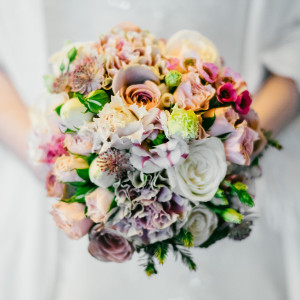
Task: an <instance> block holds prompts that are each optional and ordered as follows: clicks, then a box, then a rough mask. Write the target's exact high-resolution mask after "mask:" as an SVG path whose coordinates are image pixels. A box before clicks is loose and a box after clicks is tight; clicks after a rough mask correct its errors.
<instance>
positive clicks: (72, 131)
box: [64, 128, 76, 133]
mask: <svg viewBox="0 0 300 300" xmlns="http://www.w3.org/2000/svg"><path fill="white" fill-rule="evenodd" d="M64 133H76V131H75V130H72V129H70V128H67V129H66V131H65V132H64Z"/></svg>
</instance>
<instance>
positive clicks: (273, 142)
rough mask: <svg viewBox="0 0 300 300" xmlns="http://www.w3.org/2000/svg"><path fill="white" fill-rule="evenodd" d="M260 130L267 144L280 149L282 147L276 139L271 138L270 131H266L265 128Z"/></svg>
mask: <svg viewBox="0 0 300 300" xmlns="http://www.w3.org/2000/svg"><path fill="white" fill-rule="evenodd" d="M262 132H263V134H264V136H265V138H266V139H267V143H268V145H269V146H271V147H274V148H276V149H277V150H281V149H282V148H283V147H282V145H281V144H279V142H278V141H276V140H274V139H272V138H271V136H272V131H267V130H264V129H262Z"/></svg>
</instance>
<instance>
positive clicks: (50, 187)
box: [46, 171, 65, 198]
mask: <svg viewBox="0 0 300 300" xmlns="http://www.w3.org/2000/svg"><path fill="white" fill-rule="evenodd" d="M64 188H65V185H64V184H63V183H60V182H59V181H57V180H56V176H55V175H54V174H53V173H52V171H50V172H49V173H48V174H47V177H46V189H47V197H55V198H61V197H62V196H63V192H64Z"/></svg>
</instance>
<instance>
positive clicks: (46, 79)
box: [43, 75, 55, 93]
mask: <svg viewBox="0 0 300 300" xmlns="http://www.w3.org/2000/svg"><path fill="white" fill-rule="evenodd" d="M43 79H44V84H45V86H46V88H47V90H48V92H49V93H52V86H53V82H54V79H55V77H54V76H53V75H44V76H43Z"/></svg>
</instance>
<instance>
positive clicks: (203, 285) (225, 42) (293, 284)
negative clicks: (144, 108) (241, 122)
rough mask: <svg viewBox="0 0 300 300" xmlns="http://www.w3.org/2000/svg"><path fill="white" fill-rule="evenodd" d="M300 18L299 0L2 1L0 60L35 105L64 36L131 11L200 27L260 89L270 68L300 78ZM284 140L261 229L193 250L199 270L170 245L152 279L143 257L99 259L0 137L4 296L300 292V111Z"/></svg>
mask: <svg viewBox="0 0 300 300" xmlns="http://www.w3.org/2000/svg"><path fill="white" fill-rule="evenodd" d="M25 2H26V3H25ZM299 20H300V5H299V1H297V0H294V1H293V0H289V1H282V0H243V1H241V0H227V1H221V0H209V1H208V0H206V1H204V0H197V1H192V0H185V1H177V0H165V1H159V0H151V1H141V0H111V1H109V0H107V1H99V0H85V1H80V0H63V1H62V0H60V1H59V0H46V1H45V2H42V1H41V0H28V1H21V0H0V63H1V64H2V66H3V67H4V69H5V70H6V71H7V72H8V74H9V75H10V76H11V77H12V79H13V82H14V83H15V84H16V86H17V87H18V89H19V92H20V94H21V96H22V98H23V99H24V101H26V103H27V104H28V105H32V104H33V103H34V99H35V98H37V96H38V94H39V92H40V90H41V86H42V83H41V76H42V75H43V73H45V72H46V71H47V66H46V64H45V62H46V57H47V55H49V54H50V53H51V52H53V51H56V50H58V49H59V48H60V47H61V46H62V45H63V43H64V41H66V40H67V39H70V40H72V41H84V40H95V39H97V37H98V35H99V34H100V33H103V32H107V31H108V30H109V29H110V28H111V27H112V26H113V25H115V24H116V23H119V22H121V21H132V22H135V23H137V24H138V25H139V26H140V27H142V28H143V29H149V30H151V31H152V32H153V33H154V34H156V35H157V36H162V37H166V38H168V37H169V36H170V35H171V34H173V33H174V32H176V31H178V30H180V29H183V28H185V29H195V30H198V31H200V32H202V33H203V34H204V35H206V36H208V37H209V38H210V39H211V40H212V41H213V42H214V43H215V44H216V46H217V47H218V49H219V51H220V53H221V54H222V55H223V56H224V58H225V62H226V64H227V65H230V66H232V67H233V68H234V69H235V70H237V71H239V72H241V73H242V75H243V76H244V77H245V79H246V80H247V81H248V82H249V86H250V90H251V91H252V92H254V91H255V90H257V89H258V87H259V84H260V83H261V82H262V80H263V76H264V72H265V70H266V69H268V70H270V71H272V72H274V73H277V74H280V75H283V76H288V77H292V78H293V79H295V80H296V82H297V83H298V87H300V71H299V70H300V56H299V53H300V23H299ZM0 97H1V94H0ZM279 140H280V142H281V143H282V144H283V145H284V150H283V151H282V152H277V151H276V150H273V149H270V151H268V153H267V154H266V155H265V157H264V159H263V160H262V165H263V172H264V174H263V177H262V178H261V179H260V180H258V182H257V198H256V201H257V210H258V214H259V219H258V220H257V222H256V224H255V226H254V228H253V232H252V235H251V236H250V237H249V238H248V239H246V240H245V241H243V242H233V241H232V240H223V241H222V242H219V243H216V244H215V245H214V246H212V247H210V248H209V249H208V250H207V249H205V250H203V249H195V250H193V255H194V258H195V260H196V262H197V265H198V271H197V272H195V273H192V272H190V271H188V270H187V269H186V267H185V266H183V265H182V264H181V263H180V262H178V263H175V262H174V259H173V257H172V256H171V255H170V256H169V257H168V259H167V262H166V264H165V265H164V266H163V267H159V268H158V271H159V274H158V275H157V276H153V277H151V278H147V277H146V275H145V274H144V273H143V269H142V268H141V267H140V266H139V261H138V256H137V255H135V256H134V257H133V259H132V261H130V262H127V263H124V264H120V265H119V264H114V263H102V262H99V261H96V260H95V259H94V258H92V257H91V256H90V255H89V254H88V252H87V245H88V241H87V237H86V238H83V239H82V240H80V241H72V240H69V239H68V238H67V237H66V236H65V235H64V234H63V233H61V232H58V230H57V228H56V226H55V224H54V222H52V220H51V217H50V216H49V214H48V210H49V205H50V203H49V201H48V200H47V199H46V198H45V192H44V190H43V186H42V184H41V183H40V182H38V181H37V180H35V178H34V177H33V176H32V175H31V174H30V173H29V171H28V170H26V169H25V167H23V166H22V164H21V163H20V162H19V161H18V160H17V159H16V158H15V157H13V155H12V154H10V153H9V151H8V150H7V149H5V147H4V146H2V145H0V187H1V194H0V195H1V196H0V201H1V209H0V241H1V247H0V299H1V300H27V299H28V300H41V299H43V300H44V299H45V300H48V299H49V300H77V299H78V300H79V299H88V300H99V299H107V300H115V299H116V300H119V299H130V300H140V299H144V300H150V299H157V300H200V299H205V300H219V299H224V300H229V299H231V300H236V299H243V300H254V299H256V300H269V299H270V300H283V299H289V300H296V299H300V284H299V282H300V255H299V253H300V235H299V229H298V228H300V221H299V218H300V202H299V196H298V195H299V192H298V190H299V189H298V185H299V179H300V159H299V154H300V117H297V118H296V119H295V120H294V121H291V123H290V125H289V126H288V127H287V128H286V129H285V130H284V131H283V132H282V133H281V135H280V136H279Z"/></svg>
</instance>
